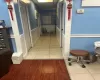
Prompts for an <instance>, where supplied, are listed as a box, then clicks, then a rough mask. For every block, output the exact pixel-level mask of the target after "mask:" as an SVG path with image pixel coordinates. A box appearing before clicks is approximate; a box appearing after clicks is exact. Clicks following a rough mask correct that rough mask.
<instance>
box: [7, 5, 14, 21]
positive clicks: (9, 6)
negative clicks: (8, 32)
mask: <svg viewBox="0 0 100 80" xmlns="http://www.w3.org/2000/svg"><path fill="white" fill-rule="evenodd" d="M8 9H9V12H10V15H11V18H12V20H14V18H13V13H12V11H13V7H12V5H8Z"/></svg>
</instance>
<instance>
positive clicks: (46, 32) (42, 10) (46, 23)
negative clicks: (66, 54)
mask: <svg viewBox="0 0 100 80" xmlns="http://www.w3.org/2000/svg"><path fill="white" fill-rule="evenodd" d="M36 4H37V5H36ZM29 5H31V6H30V12H29V16H30V21H31V22H30V23H31V26H34V25H36V23H38V24H37V25H36V26H37V27H36V26H34V27H33V30H32V31H33V32H32V34H33V36H32V37H33V39H35V42H34V46H33V48H31V49H30V50H29V53H28V55H27V56H26V57H25V59H63V54H62V48H61V47H60V43H59V42H58V40H57V36H56V32H55V31H56V16H57V15H56V9H57V3H55V5H54V3H35V4H34V1H31V3H30V4H29ZM52 6H53V7H52ZM35 11H36V12H37V13H33V12H35ZM32 14H34V15H32ZM38 15H40V17H39V16H38ZM37 16H38V17H37ZM61 18H62V17H61ZM39 19H40V20H39ZM37 21H38V22H37ZM33 22H34V24H33ZM38 28H39V29H41V30H39V31H41V32H39V31H38ZM38 33H41V34H40V37H39V36H38V38H37V35H38ZM59 35H60V34H59ZM36 38H37V39H36ZM59 39H60V38H59ZM33 41H34V40H33Z"/></svg>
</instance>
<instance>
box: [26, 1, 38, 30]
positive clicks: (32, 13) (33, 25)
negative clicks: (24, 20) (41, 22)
mask: <svg viewBox="0 0 100 80" xmlns="http://www.w3.org/2000/svg"><path fill="white" fill-rule="evenodd" d="M35 10H36V8H35V5H34V3H33V2H31V3H30V4H29V6H28V11H29V19H30V25H31V29H34V28H36V27H37V20H36V19H35Z"/></svg>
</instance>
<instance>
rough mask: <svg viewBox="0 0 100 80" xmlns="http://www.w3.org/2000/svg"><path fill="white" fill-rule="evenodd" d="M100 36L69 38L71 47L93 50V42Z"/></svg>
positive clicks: (99, 39)
mask: <svg viewBox="0 0 100 80" xmlns="http://www.w3.org/2000/svg"><path fill="white" fill-rule="evenodd" d="M95 41H100V38H71V49H82V50H87V51H89V52H94V42H95Z"/></svg>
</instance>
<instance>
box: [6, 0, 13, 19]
mask: <svg viewBox="0 0 100 80" xmlns="http://www.w3.org/2000/svg"><path fill="white" fill-rule="evenodd" d="M5 1H6V2H7V3H8V9H9V12H10V15H11V18H12V20H14V18H13V13H12V11H13V7H12V5H11V4H10V3H11V1H12V0H5Z"/></svg>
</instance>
